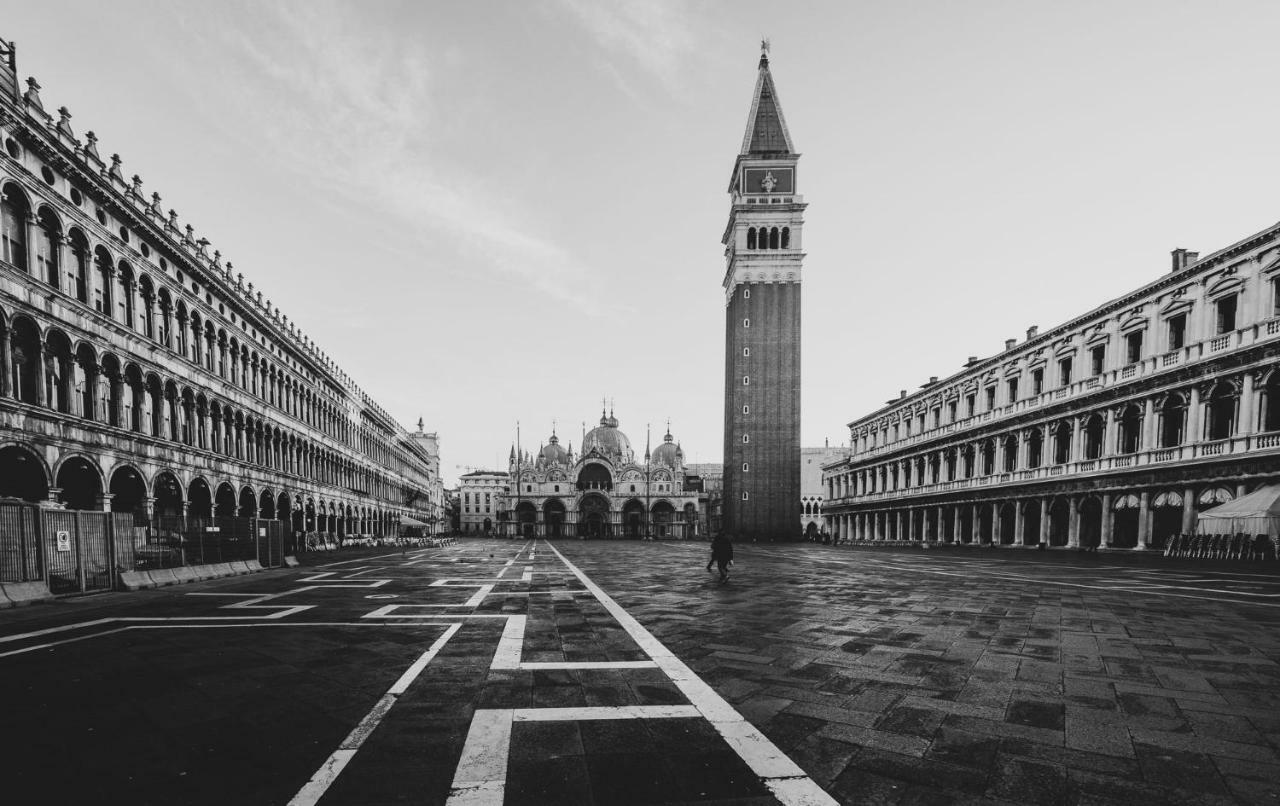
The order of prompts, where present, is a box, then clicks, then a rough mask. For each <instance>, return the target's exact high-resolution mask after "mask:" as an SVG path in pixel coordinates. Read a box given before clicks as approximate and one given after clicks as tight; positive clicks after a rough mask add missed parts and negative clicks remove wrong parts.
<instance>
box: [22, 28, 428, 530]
mask: <svg viewBox="0 0 1280 806" xmlns="http://www.w3.org/2000/svg"><path fill="white" fill-rule="evenodd" d="M40 89H41V88H40V86H39V84H38V83H37V82H36V81H35V79H27V81H26V87H25V89H23V88H21V87H20V86H19V82H18V77H17V68H16V59H15V55H14V49H13V47H12V45H11V44H10V43H7V42H3V41H0V145H2V148H0V193H2V194H3V196H2V197H0V362H3V366H0V496H6V497H16V498H21V499H25V500H27V501H36V502H45V503H46V505H47V506H52V507H66V508H70V509H80V510H99V511H103V510H110V511H114V512H133V513H135V514H137V515H138V516H139V517H140V518H148V517H151V516H153V515H183V514H185V515H189V516H195V517H209V516H215V515H240V516H253V517H258V518H265V519H274V520H281V521H285V522H287V524H288V529H289V531H292V532H306V533H311V534H333V535H344V534H345V535H356V534H366V535H367V534H385V533H389V532H394V530H395V524H396V521H397V520H398V519H399V518H400V517H401V516H402V515H406V514H407V515H413V516H414V517H416V518H417V519H419V520H424V521H426V520H428V519H429V518H432V517H433V516H434V517H439V516H440V515H441V514H442V511H441V509H440V507H441V505H442V503H443V500H442V499H443V495H442V488H441V487H440V483H439V470H438V461H439V459H438V443H437V442H436V440H435V435H434V434H430V435H428V434H425V433H420V434H419V437H418V438H413V437H411V435H410V434H408V433H407V432H406V431H405V429H404V428H402V427H401V426H400V425H399V424H397V422H396V421H395V420H394V419H393V418H392V417H391V416H390V415H389V414H388V413H387V412H386V411H384V410H383V409H382V407H380V406H379V405H378V404H377V403H376V402H375V401H374V400H372V399H370V397H369V396H368V395H366V394H365V393H364V392H362V391H361V390H360V388H359V387H358V386H357V385H356V384H355V383H354V382H353V381H352V379H351V378H350V377H349V376H348V375H347V374H346V373H344V372H343V370H342V368H341V367H339V366H338V365H337V364H335V363H334V362H333V360H332V359H330V358H329V357H328V356H327V355H325V353H324V352H323V351H322V350H321V349H320V348H319V347H318V346H317V345H316V344H315V343H314V342H313V341H312V340H311V339H310V338H309V337H308V336H307V335H306V334H305V333H303V332H302V331H301V330H300V329H299V328H298V327H297V325H296V324H295V323H294V322H292V321H290V319H289V317H288V316H287V315H285V314H283V313H281V311H280V309H279V308H278V307H277V306H275V305H274V304H273V303H272V301H271V300H269V299H264V298H263V294H262V292H261V291H259V290H255V289H254V286H253V283H252V282H246V280H245V278H244V275H243V274H241V273H240V272H237V271H236V270H235V269H234V268H233V267H232V265H231V263H230V262H226V261H224V260H223V259H222V256H221V255H220V253H219V252H217V251H212V250H211V249H210V244H209V242H208V241H207V240H206V239H204V238H201V237H199V236H198V235H197V233H196V231H195V228H194V227H193V226H192V225H191V224H189V223H183V222H182V221H181V219H180V218H179V216H178V213H177V212H175V211H174V210H166V209H165V207H164V206H163V205H162V202H161V197H160V195H159V194H158V193H148V192H146V191H144V189H143V181H142V179H141V178H140V177H138V176H137V175H134V176H132V177H130V176H128V175H126V173H125V171H124V168H123V166H122V163H121V159H120V157H119V156H117V155H114V154H112V155H110V156H107V157H104V156H103V155H102V154H100V153H99V150H98V138H97V137H96V136H95V135H94V134H93V133H92V132H86V133H85V134H84V136H83V138H81V137H78V136H77V135H76V133H75V131H74V130H73V127H72V123H71V114H70V113H69V112H68V111H67V110H66V108H62V109H59V110H57V111H56V112H53V113H50V112H49V111H48V110H47V109H46V106H45V104H44V102H43V100H42V99H41V96H40ZM419 431H420V432H421V428H420V429H419ZM433 451H434V452H435V454H436V455H435V456H433V455H432V453H433Z"/></svg>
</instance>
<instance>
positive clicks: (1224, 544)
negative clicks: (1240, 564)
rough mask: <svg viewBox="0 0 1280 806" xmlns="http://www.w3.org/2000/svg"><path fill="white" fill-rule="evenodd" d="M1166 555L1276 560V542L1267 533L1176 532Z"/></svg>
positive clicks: (1212, 558)
mask: <svg viewBox="0 0 1280 806" xmlns="http://www.w3.org/2000/svg"><path fill="white" fill-rule="evenodd" d="M1164 556H1166V557H1187V558H1194V559H1204V560H1275V559H1277V558H1276V544H1275V541H1273V540H1272V539H1271V538H1270V537H1269V536H1267V535H1247V534H1245V533H1244V532H1237V533H1236V534H1234V535H1201V534H1190V535H1184V534H1180V535H1174V536H1173V537H1171V538H1169V541H1168V542H1167V543H1165V546H1164Z"/></svg>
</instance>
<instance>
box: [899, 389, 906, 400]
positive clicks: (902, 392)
mask: <svg viewBox="0 0 1280 806" xmlns="http://www.w3.org/2000/svg"><path fill="white" fill-rule="evenodd" d="M906 396H907V390H906V389H903V390H901V391H900V392H898V399H899V400H901V399H902V398H904V397H906Z"/></svg>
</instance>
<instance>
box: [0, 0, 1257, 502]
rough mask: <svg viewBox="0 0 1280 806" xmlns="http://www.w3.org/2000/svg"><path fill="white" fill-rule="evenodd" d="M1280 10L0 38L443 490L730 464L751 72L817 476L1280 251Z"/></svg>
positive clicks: (360, 21)
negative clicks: (517, 455) (1134, 295)
mask: <svg viewBox="0 0 1280 806" xmlns="http://www.w3.org/2000/svg"><path fill="white" fill-rule="evenodd" d="M1278 31H1280V3H1275V2H1274V0H1260V1H1258V2H1235V1H1233V0H1212V1H1210V0H1204V2H1186V1H1185V0H1149V1H1142V2H1139V1H1138V0H1120V1H1118V2H1099V1H1097V0H1078V1H1077V2H1072V3H1062V2H1036V1H1034V0H1019V1H1017V2H1013V1H1011V2H998V1H997V0H971V1H970V2H964V3H957V2H926V1H925V0H919V1H917V2H889V1H888V0H884V1H883V2H865V1H862V0H859V1H857V2H851V1H850V0H841V1H839V2H805V3H793V4H788V5H786V6H783V5H780V4H778V3H776V2H757V1H756V0H724V1H722V2H712V1H711V0H706V1H703V0H699V1H698V2H644V3H640V2H626V3H615V2H604V1H603V0H519V1H518V2H517V1H515V0H513V1H512V2H497V0H473V1H472V2H453V3H445V2H438V1H437V2H390V1H389V0H361V1H360V2H355V1H354V0H353V1H352V2H324V0H302V1H300V2H281V3H275V2H237V1H236V0H219V2H217V3H208V2H187V1H186V0H178V1H176V2H158V0H150V1H149V2H141V1H139V0H113V2H111V3H100V2H63V1H61V0H46V2H41V3H19V2H16V0H0V37H3V38H5V39H9V40H13V41H15V42H16V43H17V46H18V69H19V71H20V73H21V74H22V75H23V76H24V77H25V76H27V75H34V76H36V77H37V78H38V80H39V81H40V84H41V86H42V88H43V89H42V92H41V96H42V99H43V101H44V104H45V106H46V108H48V109H56V108H57V107H59V106H62V105H66V106H67V107H68V108H69V109H70V111H71V113H72V115H73V118H72V121H71V122H72V126H73V128H74V130H75V131H76V133H77V134H78V135H79V136H81V137H83V135H84V132H86V131H88V130H93V131H94V132H95V133H96V134H97V135H98V137H99V149H100V151H101V152H102V153H103V154H104V155H106V154H111V153H114V152H118V153H119V154H120V155H121V157H122V158H123V161H124V165H123V167H124V170H125V175H126V176H128V175H132V174H134V173H137V174H140V175H141V176H142V178H143V180H144V182H145V186H144V190H145V191H146V193H148V194H149V193H150V192H152V191H158V192H159V193H160V194H161V195H162V197H163V199H164V202H163V203H164V205H165V206H166V209H167V208H168V207H173V208H175V209H177V210H178V213H179V216H180V219H181V220H182V222H183V223H184V224H185V223H188V222H189V223H191V224H193V225H194V226H195V229H196V233H197V237H199V236H203V237H206V238H208V239H209V240H210V241H211V242H212V248H216V249H219V250H220V251H221V252H222V254H223V255H224V259H230V260H231V261H232V262H233V263H234V264H235V267H236V271H240V272H243V273H244V274H245V277H246V280H252V281H253V282H254V284H255V286H256V287H257V288H260V289H262V290H263V291H264V294H265V296H266V297H267V298H270V299H271V300H272V302H273V304H275V305H278V306H279V307H280V308H281V311H282V312H283V313H285V314H287V315H288V316H289V318H290V320H291V321H295V322H297V323H298V325H299V326H300V327H301V328H302V329H303V331H304V332H305V333H307V334H308V335H309V336H311V337H312V339H314V340H315V341H316V342H317V343H318V344H319V346H320V347H321V349H323V350H325V351H326V352H327V353H328V354H329V355H330V356H332V357H333V358H334V360H336V361H337V362H338V363H339V365H341V366H342V367H343V368H344V369H345V370H346V371H347V372H348V373H349V374H350V375H351V376H352V377H353V378H354V379H355V381H356V382H357V383H358V384H359V385H360V386H361V388H363V389H364V390H365V391H366V392H367V393H369V394H370V395H371V396H372V397H373V398H374V399H375V400H377V401H378V402H379V403H380V404H381V405H382V406H383V408H385V409H386V410H387V411H388V412H390V413H391V414H392V416H394V417H396V418H397V419H398V420H399V421H400V422H401V423H402V424H403V425H404V426H405V427H406V428H409V429H411V430H412V429H413V428H415V427H416V423H417V421H418V418H419V417H421V418H423V419H424V421H425V423H426V428H427V430H429V431H432V430H434V431H438V432H439V434H440V441H441V450H442V470H443V473H444V475H445V477H446V479H447V480H449V481H452V480H454V479H456V477H457V476H458V475H460V474H461V473H464V472H467V471H468V470H469V469H472V468H488V467H494V466H501V467H502V468H503V469H505V463H506V457H507V452H508V450H509V448H510V446H511V443H512V442H513V441H514V440H515V437H516V428H517V422H519V424H520V432H521V438H522V444H523V446H524V447H526V448H528V449H530V450H533V449H536V448H537V446H538V444H539V443H540V442H541V441H543V440H545V439H546V438H547V436H549V434H550V433H551V430H552V428H553V427H555V428H556V429H557V431H558V433H559V435H560V437H561V441H562V442H565V443H567V442H570V441H571V442H573V443H574V445H575V447H576V446H577V445H578V444H579V443H580V441H581V433H582V427H583V426H582V423H584V422H585V423H586V427H587V428H590V427H591V426H592V425H593V424H594V422H595V421H597V420H598V419H599V417H600V408H601V400H602V399H603V398H608V399H611V400H612V401H613V406H614V414H615V415H616V416H617V418H618V419H619V421H620V423H621V428H622V430H623V431H624V432H625V433H627V434H628V435H629V436H630V438H631V441H632V443H633V445H634V446H636V447H637V448H638V447H639V446H640V445H642V444H643V441H644V438H645V436H644V435H645V431H646V427H647V426H651V427H652V431H653V434H654V439H655V442H656V441H658V440H660V439H661V436H660V435H661V434H662V433H663V431H664V430H665V428H666V422H667V420H668V418H669V419H670V422H671V430H672V433H673V434H674V435H675V437H676V438H677V439H678V440H679V441H680V442H681V443H682V444H683V447H684V449H685V455H686V458H687V459H688V460H689V461H697V462H716V461H719V460H720V456H721V449H722V420H723V395H724V389H723V384H724V370H723V361H724V352H723V351H724V343H723V340H724V327H723V325H724V322H723V319H724V294H723V291H722V288H721V281H722V279H723V276H724V270H725V265H724V254H723V246H722V245H721V243H720V238H721V235H722V234H723V231H724V227H725V224H726V222H727V220H728V210H729V197H728V194H727V187H728V182H729V178H730V173H731V171H732V168H733V162H734V158H735V156H736V155H737V152H738V149H739V147H740V145H741V142H742V135H743V131H744V128H745V126H746V117H747V113H748V109H749V105H750V101H751V91H752V88H753V86H754V83H755V77H756V63H757V60H758V58H759V49H760V39H761V38H762V37H768V38H769V40H770V42H771V52H770V63H771V69H772V72H773V76H774V79H775V82H776V85H777V88H778V96H779V98H780V101H781V104H782V108H783V112H784V115H785V116H786V119H787V124H788V128H789V130H790V132H791V136H792V139H793V141H794V142H795V144H796V148H797V149H798V150H799V151H800V152H801V154H802V155H803V156H802V158H801V160H800V168H799V172H798V176H797V181H798V188H797V189H798V191H799V192H800V193H802V194H803V195H804V197H805V200H806V201H807V202H808V204H809V208H808V210H807V211H806V213H805V232H804V244H805V250H806V255H807V256H806V258H805V269H804V271H805V275H804V291H803V295H804V297H803V298H804V302H803V306H804V312H803V330H802V339H803V358H802V362H803V380H802V387H801V394H802V406H803V421H802V424H801V432H802V442H803V443H804V444H805V445H807V446H820V445H822V444H824V441H826V440H829V441H830V444H831V445H842V444H845V443H846V442H847V439H848V430H847V427H846V424H847V423H848V422H850V421H851V420H854V419H855V418H857V417H860V416H862V415H864V414H867V413H869V412H871V411H873V410H874V409H876V408H879V407H880V406H881V405H882V404H883V403H884V402H885V401H886V400H888V399H890V398H892V397H896V396H897V394H898V393H899V390H902V389H907V390H909V391H914V390H915V389H917V388H918V387H919V385H920V384H922V383H924V382H925V381H926V380H927V379H928V377H929V376H931V375H937V376H941V377H946V376H948V375H951V374H952V373H954V372H956V371H958V370H959V369H960V368H961V366H962V364H963V363H964V361H965V359H966V358H967V357H968V356H971V355H976V356H987V355H991V354H993V353H996V352H999V351H1000V350H1001V349H1002V347H1003V343H1004V340H1005V339H1008V338H1018V339H1019V340H1021V339H1023V338H1025V332H1026V329H1027V328H1028V327H1030V326H1032V325H1038V326H1039V327H1040V328H1041V330H1042V331H1043V330H1045V329H1047V328H1049V327H1052V326H1054V325H1057V324H1060V323H1062V322H1064V321H1066V320H1067V319H1069V318H1071V317H1072V316H1075V315H1077V314H1080V313H1083V312H1085V311H1087V310H1090V309H1092V308H1094V307H1097V306H1098V305H1100V304H1102V303H1103V302H1105V301H1107V300H1109V299H1111V298H1113V297H1116V296H1119V295H1121V294H1123V293H1125V292H1127V291H1129V290H1132V289H1134V288H1137V287H1138V286H1141V285H1143V284H1145V283H1147V282H1149V281H1151V280H1154V279H1156V278H1157V277H1158V276H1159V275H1160V274H1162V273H1164V272H1166V271H1167V270H1168V268H1169V252H1170V250H1172V249H1174V248H1177V247H1185V248H1188V249H1192V250H1196V251H1200V252H1201V253H1208V252H1211V251H1213V250H1216V249H1219V248H1222V247H1224V246H1227V245H1229V244H1231V243H1234V242H1235V241H1238V240H1240V239H1242V238H1244V237H1245V236H1247V235H1250V234H1252V233H1254V232H1256V231H1258V230H1261V229H1263V228H1265V227H1268V226H1270V225H1272V224H1274V223H1275V222H1276V221H1277V220H1280V201H1277V197H1276V188H1277V187H1280V181H1278V180H1280V149H1277V148H1276V142H1277V132H1280V105H1277V104H1276V103H1275V88H1276V87H1277V86H1280V53H1278V52H1277V51H1276V48H1275V41H1276V35H1277V32H1278Z"/></svg>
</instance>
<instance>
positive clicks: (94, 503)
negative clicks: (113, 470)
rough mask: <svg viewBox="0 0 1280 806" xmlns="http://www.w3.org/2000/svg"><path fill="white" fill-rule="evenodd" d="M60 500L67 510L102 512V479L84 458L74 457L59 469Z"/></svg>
mask: <svg viewBox="0 0 1280 806" xmlns="http://www.w3.org/2000/svg"><path fill="white" fill-rule="evenodd" d="M57 487H58V489H59V490H60V491H61V492H59V493H58V500H59V501H61V502H62V505H63V506H65V507H66V508H67V509H87V510H101V509H102V504H101V503H100V502H101V500H102V479H101V477H100V476H99V475H98V469H97V468H96V467H94V466H93V465H92V464H90V463H89V460H88V459H85V458H84V457H82V456H74V457H72V458H70V459H68V460H66V461H65V462H63V463H62V466H61V467H59V468H58V478H57Z"/></svg>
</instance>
